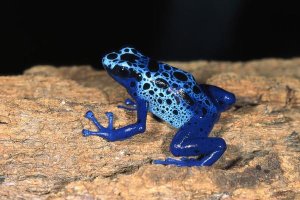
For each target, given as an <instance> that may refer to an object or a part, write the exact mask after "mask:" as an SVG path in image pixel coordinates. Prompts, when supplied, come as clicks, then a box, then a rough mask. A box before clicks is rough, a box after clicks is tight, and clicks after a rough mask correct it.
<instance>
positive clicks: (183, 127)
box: [82, 47, 235, 166]
mask: <svg viewBox="0 0 300 200" xmlns="http://www.w3.org/2000/svg"><path fill="white" fill-rule="evenodd" d="M102 64H103V66H104V68H105V69H106V71H107V72H108V74H109V75H110V76H111V77H112V78H113V79H114V80H116V81H117V82H118V83H119V84H121V85H122V86H124V87H125V88H126V89H127V91H128V93H129V94H130V96H131V97H132V98H133V99H134V100H131V99H127V100H125V105H120V106H118V107H119V108H122V109H127V110H134V111H136V112H137V121H136V123H134V124H130V125H127V126H125V127H122V128H118V129H114V127H113V120H114V116H113V113H111V112H107V113H106V116H107V118H108V121H109V123H108V126H107V127H104V126H102V125H101V124H100V123H99V122H98V120H97V119H96V118H95V116H94V114H93V112H92V111H88V112H87V113H86V115H85V117H86V118H88V119H90V120H91V121H92V122H93V123H94V124H95V126H96V127H97V129H98V131H95V132H94V131H90V130H86V129H84V130H83V131H82V132H83V135H84V136H90V135H97V136H100V137H102V138H104V139H105V140H107V141H119V140H125V139H127V138H130V137H132V136H133V135H136V134H138V133H143V132H144V131H145V129H146V118H147V112H148V111H150V112H151V113H153V114H154V115H156V116H157V117H159V118H161V119H162V120H164V121H166V122H167V123H169V124H170V125H171V126H173V127H175V128H178V129H179V130H178V131H177V133H176V135H175V136H174V138H173V140H172V142H171V146H170V151H171V152H172V154H173V155H174V156H180V157H181V158H179V159H175V158H167V159H165V160H154V163H155V164H163V165H177V166H210V165H212V164H213V163H214V162H216V161H217V160H218V159H219V158H220V157H221V156H222V154H223V153H224V152H225V150H226V143H225V141H224V140H223V139H222V138H218V137H208V135H209V133H210V131H211V130H212V128H213V126H214V124H215V123H216V122H217V121H218V119H219V117H220V113H221V112H223V111H225V110H227V109H228V108H229V107H230V106H231V105H233V104H234V103H235V96H234V94H232V93H230V92H227V91H225V90H223V89H221V88H219V87H216V86H212V85H206V84H197V83H196V81H195V79H194V77H193V76H192V75H191V74H190V73H187V72H185V71H183V70H181V69H177V68H175V67H172V66H170V65H168V64H165V63H162V62H157V61H155V60H152V59H150V58H148V57H146V56H144V55H143V54H141V53H140V52H138V51H137V50H136V49H134V48H130V47H125V48H122V49H121V50H119V51H117V52H112V53H109V54H107V55H105V56H104V57H103V59H102Z"/></svg>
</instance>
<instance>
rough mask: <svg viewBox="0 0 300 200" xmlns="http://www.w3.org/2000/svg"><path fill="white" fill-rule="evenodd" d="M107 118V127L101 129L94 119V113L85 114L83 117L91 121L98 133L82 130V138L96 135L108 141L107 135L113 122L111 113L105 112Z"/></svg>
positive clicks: (111, 129) (111, 128)
mask: <svg viewBox="0 0 300 200" xmlns="http://www.w3.org/2000/svg"><path fill="white" fill-rule="evenodd" d="M105 114H106V116H107V118H108V126H107V127H106V128H105V127H103V126H102V125H101V124H100V123H99V122H98V120H97V119H96V117H95V115H94V113H93V112H92V111H88V112H87V113H86V114H85V117H86V118H87V119H89V120H91V121H92V122H93V123H94V124H95V126H96V127H97V129H98V131H90V130H86V129H83V130H82V134H83V135H84V136H90V135H97V136H100V137H102V138H104V139H108V136H109V134H110V133H111V132H112V131H113V121H114V116H113V113H112V112H106V113H105Z"/></svg>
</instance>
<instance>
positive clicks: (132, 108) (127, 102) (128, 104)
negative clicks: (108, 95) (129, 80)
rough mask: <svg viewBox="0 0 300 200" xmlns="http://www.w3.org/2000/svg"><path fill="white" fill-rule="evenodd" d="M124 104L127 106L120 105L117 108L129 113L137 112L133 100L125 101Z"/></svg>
mask: <svg viewBox="0 0 300 200" xmlns="http://www.w3.org/2000/svg"><path fill="white" fill-rule="evenodd" d="M124 104H125V106H124V105H118V106H117V107H118V108H121V109H124V110H129V111H134V110H137V109H136V103H135V102H134V101H133V100H131V99H129V98H128V99H126V100H125V101H124ZM128 106H130V107H128Z"/></svg>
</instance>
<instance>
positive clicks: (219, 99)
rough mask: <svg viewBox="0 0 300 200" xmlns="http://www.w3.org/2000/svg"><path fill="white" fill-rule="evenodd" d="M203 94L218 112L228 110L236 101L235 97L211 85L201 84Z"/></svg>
mask: <svg viewBox="0 0 300 200" xmlns="http://www.w3.org/2000/svg"><path fill="white" fill-rule="evenodd" d="M200 87H201V88H202V89H203V91H204V92H205V94H206V95H207V96H208V97H210V99H211V100H212V101H213V102H214V104H215V106H216V107H217V110H218V112H223V111H225V110H228V109H229V108H230V107H231V106H232V105H233V104H234V103H235V101H236V98H235V95H234V94H233V93H231V92H228V91H226V90H224V89H222V88H219V87H217V86H213V85H206V84H201V85H200Z"/></svg>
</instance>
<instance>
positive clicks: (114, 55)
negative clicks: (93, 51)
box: [102, 52, 118, 69]
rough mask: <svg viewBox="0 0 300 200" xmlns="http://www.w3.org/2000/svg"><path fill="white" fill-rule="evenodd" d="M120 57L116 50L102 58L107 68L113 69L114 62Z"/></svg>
mask: <svg viewBox="0 0 300 200" xmlns="http://www.w3.org/2000/svg"><path fill="white" fill-rule="evenodd" d="M117 58H118V54H117V53H115V52H112V53H109V54H106V55H105V56H104V57H103V58H102V65H103V67H104V68H105V69H112V67H113V66H114V65H113V63H114V62H115V61H116V59H117Z"/></svg>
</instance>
